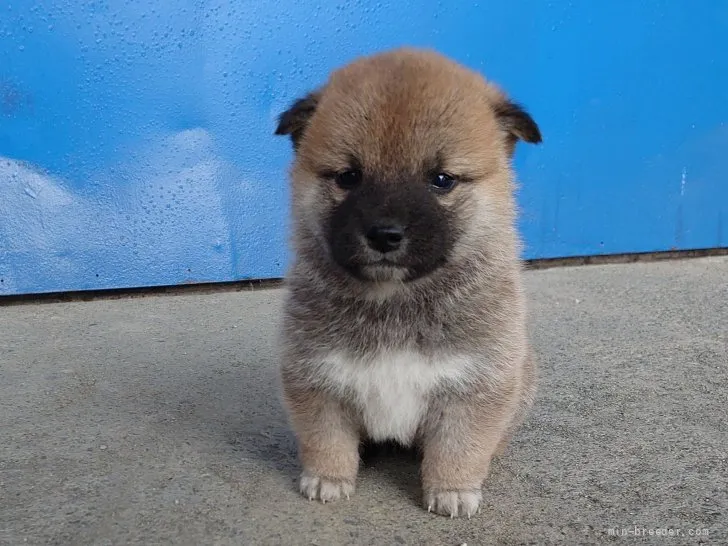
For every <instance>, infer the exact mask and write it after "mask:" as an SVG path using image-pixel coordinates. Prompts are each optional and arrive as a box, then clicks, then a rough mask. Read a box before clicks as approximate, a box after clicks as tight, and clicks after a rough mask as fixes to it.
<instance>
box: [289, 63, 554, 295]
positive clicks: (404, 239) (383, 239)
mask: <svg viewBox="0 0 728 546" xmlns="http://www.w3.org/2000/svg"><path fill="white" fill-rule="evenodd" d="M276 134H279V135H289V136H290V138H291V140H292V143H293V147H294V150H295V152H296V159H295V163H294V166H293V170H292V182H293V212H294V221H295V224H296V239H297V242H298V246H299V250H301V249H302V247H305V252H307V253H310V252H314V253H320V255H321V256H322V257H326V258H330V259H332V260H333V262H335V263H336V264H338V266H340V268H341V270H343V271H345V272H346V274H348V275H349V276H351V277H353V278H356V279H358V280H360V281H365V282H367V281H380V282H381V281H405V282H406V281H412V280H415V279H419V278H422V277H425V276H428V275H432V274H435V273H436V272H437V271H442V270H446V269H447V266H448V265H450V266H457V265H458V263H460V262H462V261H463V260H466V259H468V257H469V256H474V255H478V256H482V255H484V253H487V251H486V250H484V249H487V248H489V246H488V245H490V248H492V249H493V252H495V253H497V252H499V249H498V244H499V242H498V240H497V239H499V238H504V240H502V241H501V242H500V244H501V245H506V246H508V245H509V244H510V242H509V237H510V235H511V230H512V223H513V222H512V220H513V203H512V201H513V199H512V182H511V175H510V159H511V156H512V154H513V150H514V147H515V144H516V142H517V141H518V140H519V139H520V140H524V141H527V142H533V143H537V142H540V141H541V134H540V132H539V129H538V126H537V125H536V123H535V122H534V121H533V119H531V117H530V116H529V115H528V113H526V112H525V111H524V110H523V109H522V108H521V107H519V106H518V105H516V104H515V103H513V102H510V101H509V100H508V99H507V98H506V96H505V95H504V94H503V93H502V92H501V91H500V90H498V89H497V88H496V87H494V86H492V85H491V84H488V83H487V82H486V81H485V80H484V79H483V78H482V77H481V76H479V75H478V74H477V73H475V72H473V71H471V70H469V69H466V68H464V67H462V66H460V65H458V64H456V63H454V62H452V61H450V60H448V59H446V58H444V57H442V56H440V55H439V54H437V53H434V52H429V51H419V50H411V49H400V50H395V51H390V52H387V53H384V54H380V55H376V56H372V57H365V58H361V59H359V60H357V61H355V62H353V63H352V64H350V65H348V66H345V67H344V68H342V69H340V70H338V71H336V72H334V73H333V74H332V75H331V77H330V78H329V81H328V82H327V83H326V84H325V86H323V87H322V88H321V89H319V90H316V91H314V92H312V93H310V94H309V95H307V96H305V97H303V98H301V99H299V100H297V101H296V102H295V103H294V104H293V105H292V106H291V107H290V109H289V110H287V111H286V112H284V113H283V114H282V115H281V116H280V119H279V125H278V128H277V131H276ZM494 239H496V240H495V241H494ZM493 245H495V246H493Z"/></svg>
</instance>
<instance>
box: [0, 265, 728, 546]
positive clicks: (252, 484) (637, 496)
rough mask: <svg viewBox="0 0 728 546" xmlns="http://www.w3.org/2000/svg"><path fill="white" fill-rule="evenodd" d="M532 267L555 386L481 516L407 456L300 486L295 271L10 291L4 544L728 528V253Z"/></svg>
mask: <svg viewBox="0 0 728 546" xmlns="http://www.w3.org/2000/svg"><path fill="white" fill-rule="evenodd" d="M528 286H529V289H530V294H531V301H532V304H531V308H532V315H533V338H534V340H535V346H536V348H537V349H538V351H539V353H540V357H541V375H542V379H541V390H540V397H539V399H538V402H537V405H536V407H535V408H534V411H533V413H532V414H531V416H530V419H529V420H528V422H527V423H526V424H525V426H524V428H523V429H522V430H521V432H520V434H518V436H517V438H516V439H515V441H514V443H513V444H512V446H511V448H510V450H509V452H508V454H507V456H506V458H504V459H503V460H501V461H500V462H498V463H496V464H495V466H494V469H493V472H492V475H491V477H490V479H489V481H488V482H487V484H486V486H485V506H484V510H483V511H482V513H481V514H480V515H479V516H478V517H476V518H474V519H472V520H470V521H468V520H454V521H451V520H449V519H445V518H442V517H440V516H435V515H432V514H428V513H427V512H425V511H423V510H422V509H421V508H420V500H419V487H418V480H417V468H416V466H415V464H414V463H413V462H412V461H411V460H408V459H402V458H398V457H394V456H384V457H381V458H378V459H375V460H373V461H370V462H369V465H368V466H367V467H366V468H364V470H363V471H362V473H361V477H360V480H359V488H358V491H357V493H356V495H355V496H354V497H353V498H352V499H351V501H349V502H341V503H337V504H327V505H325V506H322V505H320V504H316V503H311V502H308V501H307V500H304V499H303V498H301V497H300V496H299V495H298V493H297V492H296V487H295V481H296V476H297V472H298V467H297V463H296V457H295V447H294V442H293V440H292V437H291V435H290V433H289V432H288V429H287V426H286V423H285V419H284V415H283V413H282V411H281V408H280V405H279V400H278V397H277V392H276V357H275V351H276V343H275V332H276V329H277V327H278V322H279V305H280V300H281V291H280V290H276V289H272V290H261V291H256V292H235V293H217V294H207V295H183V296H163V297H147V298H135V299H124V300H107V301H102V300H99V301H93V302H76V303H61V304H42V305H37V304H33V305H21V306H11V307H0V331H1V332H2V335H0V544H13V545H14V544H63V545H66V544H69V545H82V544H144V545H152V544H190V545H192V544H194V545H202V544H220V545H222V544H255V545H258V544H285V545H289V544H290V545H295V544H319V545H328V544H332V545H343V544H375V545H382V544H414V545H420V544H444V545H448V544H450V545H457V544H462V543H467V544H469V545H474V544H549V543H564V544H588V543H595V542H601V541H605V540H610V536H609V529H610V528H617V529H618V532H619V533H621V532H622V529H625V530H627V531H629V532H630V533H632V534H634V532H635V527H637V532H638V533H640V534H641V533H643V532H644V533H645V535H646V536H645V538H644V539H642V538H639V539H636V538H635V537H634V536H627V537H624V538H612V539H611V541H614V542H622V543H632V542H634V541H635V540H638V541H643V540H644V541H648V542H653V541H664V540H669V543H670V544H697V543H701V542H702V543H712V544H726V543H728V459H727V453H726V452H727V451H728V349H727V346H728V258H709V259H696V260H687V261H676V262H661V263H643V264H631V265H611V266H589V267H581V268H566V269H551V270H544V271H534V272H531V273H528ZM651 529H652V530H653V532H655V531H654V530H657V531H656V532H661V530H662V529H672V530H673V532H675V531H674V530H675V529H680V531H679V534H680V535H681V536H676V537H674V538H671V539H667V538H659V539H658V538H655V537H652V538H650V536H649V533H650V530H651ZM692 529H700V530H702V529H707V530H708V533H709V535H708V536H701V537H695V536H690V530H692ZM643 530H644V531H643ZM701 532H702V531H701Z"/></svg>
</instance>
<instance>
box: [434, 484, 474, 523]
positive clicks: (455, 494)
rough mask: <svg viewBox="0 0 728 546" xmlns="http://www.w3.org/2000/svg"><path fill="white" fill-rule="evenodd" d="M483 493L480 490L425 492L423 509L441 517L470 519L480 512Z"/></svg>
mask: <svg viewBox="0 0 728 546" xmlns="http://www.w3.org/2000/svg"><path fill="white" fill-rule="evenodd" d="M482 500H483V493H482V492H481V490H480V489H467V490H451V491H442V490H439V491H437V490H432V491H426V492H425V507H426V508H427V511H428V512H435V513H437V514H441V515H443V516H450V517H451V518H456V517H461V516H464V517H467V518H471V517H472V516H474V515H475V514H477V513H478V512H479V511H480V502H481V501H482Z"/></svg>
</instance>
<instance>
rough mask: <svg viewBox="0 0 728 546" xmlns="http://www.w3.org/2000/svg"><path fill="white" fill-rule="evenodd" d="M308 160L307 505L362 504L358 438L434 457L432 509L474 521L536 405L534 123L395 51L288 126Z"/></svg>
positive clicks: (287, 345) (297, 403)
mask: <svg viewBox="0 0 728 546" xmlns="http://www.w3.org/2000/svg"><path fill="white" fill-rule="evenodd" d="M276 133H277V134H280V135H289V136H290V138H291V140H292V142H293V146H294V150H295V161H294V164H293V167H292V170H291V180H292V222H293V223H292V227H293V237H292V244H293V250H294V259H293V263H292V266H291V269H290V271H289V274H288V277H287V281H288V294H287V300H286V304H285V316H284V327H283V349H284V355H283V362H282V367H281V377H282V385H283V392H284V400H285V403H286V406H287V410H288V413H289V417H290V421H291V424H292V427H293V429H294V432H295V434H296V437H297V441H298V447H299V453H300V459H301V462H302V465H303V474H302V477H301V481H300V489H301V492H302V493H303V494H304V495H305V496H307V497H308V498H310V499H314V498H315V499H320V500H321V501H323V502H327V501H334V500H336V499H338V498H340V497H342V496H344V497H347V498H348V497H349V496H350V495H351V494H352V493H353V491H354V484H355V480H356V476H357V470H358V467H359V445H360V443H361V442H362V441H365V440H367V441H375V442H378V441H387V440H394V441H396V442H398V443H400V444H402V445H405V446H409V445H417V446H418V447H419V448H420V450H421V452H422V464H421V475H422V486H423V490H424V505H425V506H426V507H427V509H428V510H434V511H435V512H437V513H440V514H444V515H449V516H453V517H454V516H459V515H467V516H471V515H473V514H474V513H475V512H477V511H478V507H479V505H480V502H481V498H482V493H481V487H482V483H483V480H484V479H485V478H486V476H487V474H488V468H489V465H490V461H491V458H492V457H493V456H494V455H495V454H497V453H498V452H500V451H501V450H502V449H503V448H504V446H505V444H506V443H507V441H508V438H509V436H510V434H511V433H512V432H513V429H514V428H515V427H517V426H518V425H519V424H520V422H521V420H522V418H523V416H524V413H525V411H526V410H527V409H528V407H529V405H530V404H531V402H532V399H533V397H534V390H535V385H534V383H535V365H534V361H533V358H532V355H531V352H530V348H529V342H528V337H527V332H526V306H525V301H524V293H523V287H522V280H521V264H520V260H519V252H520V248H519V241H518V236H517V233H516V228H515V216H516V214H515V211H516V207H515V203H514V196H513V192H514V181H513V175H512V168H511V158H512V155H513V151H514V147H515V144H516V142H517V140H519V139H521V140H524V141H527V142H532V143H538V142H540V141H541V135H540V132H539V129H538V127H537V125H536V123H535V122H534V121H533V119H532V118H531V117H530V116H529V115H528V114H527V113H526V112H525V111H524V110H523V109H522V108H521V107H519V106H518V105H516V104H514V103H513V102H511V101H510V100H509V99H508V98H507V97H506V96H505V95H504V94H503V92H501V91H500V90H499V89H498V88H496V87H495V86H494V85H492V84H490V83H487V82H486V81H485V80H484V79H483V78H482V77H481V76H480V75H479V74H477V73H476V72H474V71H471V70H469V69H467V68H465V67H463V66H461V65H459V64H457V63H455V62H453V61H451V60H449V59H447V58H445V57H443V56H441V55H440V54H438V53H436V52H433V51H428V50H418V49H408V48H404V49H397V50H393V51H388V52H385V53H381V54H378V55H374V56H370V57H363V58H359V59H357V60H355V61H354V62H353V63H351V64H349V65H347V66H345V67H343V68H341V69H339V70H337V71H335V72H333V73H332V74H331V76H330V78H329V80H328V82H327V83H326V84H325V85H324V86H323V87H321V88H320V89H318V90H316V91H314V92H312V93H310V94H309V95H308V96H306V97H303V98H301V99H299V100H298V101H296V102H295V103H294V104H293V105H292V107H291V108H290V109H289V110H288V111H286V112H284V113H283V114H282V115H281V117H280V120H279V125H278V128H277V131H276Z"/></svg>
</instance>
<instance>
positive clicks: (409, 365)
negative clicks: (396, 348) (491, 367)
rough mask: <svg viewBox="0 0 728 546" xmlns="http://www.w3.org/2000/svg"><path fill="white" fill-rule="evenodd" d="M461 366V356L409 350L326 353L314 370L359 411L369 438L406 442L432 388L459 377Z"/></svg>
mask: <svg viewBox="0 0 728 546" xmlns="http://www.w3.org/2000/svg"><path fill="white" fill-rule="evenodd" d="M467 367H468V360H467V359H465V358H462V357H452V356H450V357H443V358H435V357H424V356H423V355H421V354H419V353H416V352H409V351H402V352H383V353H380V354H378V355H376V356H375V357H373V358H372V357H369V358H367V359H356V358H351V357H349V356H347V355H345V354H342V353H332V354H329V355H328V356H327V357H325V358H324V359H323V361H322V363H321V369H320V372H321V373H322V375H323V378H322V379H324V381H325V382H326V384H328V385H329V387H332V388H334V389H336V390H337V391H339V392H340V394H341V395H342V396H344V397H346V398H348V399H349V400H350V401H351V402H352V404H353V405H354V407H355V408H357V409H358V410H359V411H360V412H361V418H362V422H363V424H364V426H365V428H366V430H367V433H368V435H369V436H370V438H372V439H373V440H376V441H381V440H397V441H399V442H401V443H403V444H405V445H406V444H409V443H411V442H412V440H413V439H414V436H415V433H416V432H417V428H418V426H419V425H420V423H421V422H422V419H423V418H424V416H425V414H426V412H427V408H428V405H429V401H430V397H431V394H432V392H433V390H434V389H435V388H437V387H438V386H441V385H442V384H443V383H447V384H453V383H454V384H458V383H462V382H463V381H464V380H465V377H466V370H467ZM352 397H353V400H352Z"/></svg>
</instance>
